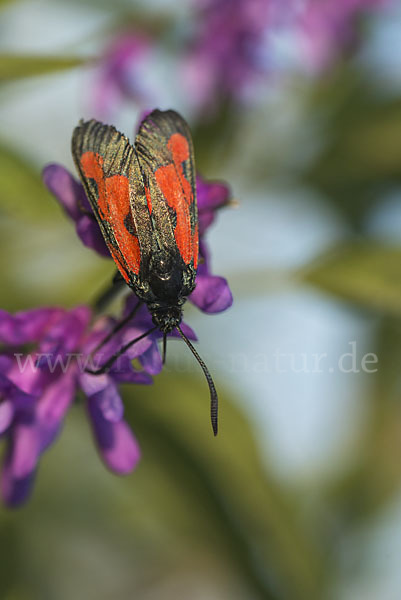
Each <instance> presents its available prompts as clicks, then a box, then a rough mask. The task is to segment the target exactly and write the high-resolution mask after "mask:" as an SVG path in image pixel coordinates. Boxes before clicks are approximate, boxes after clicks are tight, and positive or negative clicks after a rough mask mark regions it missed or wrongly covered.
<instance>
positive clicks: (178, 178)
mask: <svg viewBox="0 0 401 600" xmlns="http://www.w3.org/2000/svg"><path fill="white" fill-rule="evenodd" d="M135 150H136V153H137V156H138V161H139V165H140V169H141V173H142V177H143V181H144V185H145V188H146V190H147V192H146V193H147V195H148V198H150V200H151V204H152V221H153V228H154V230H155V231H157V232H158V234H157V235H158V237H159V241H160V243H159V246H161V247H165V248H167V249H168V248H171V247H172V246H173V245H174V244H175V245H176V247H177V248H178V251H179V254H180V256H181V258H182V259H183V261H184V263H185V265H191V266H193V267H194V268H195V269H196V267H197V264H198V212H197V204H196V178H195V160H194V150H193V144H192V138H191V132H190V130H189V127H188V125H187V123H186V122H185V121H184V119H183V118H182V117H181V116H180V115H179V114H178V113H176V112H175V111H173V110H167V111H160V110H154V111H153V112H151V113H150V114H149V115H148V116H147V117H146V118H145V119H144V120H143V121H142V123H141V125H140V128H139V131H138V134H137V136H136V139H135Z"/></svg>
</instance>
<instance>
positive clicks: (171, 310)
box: [149, 305, 182, 333]
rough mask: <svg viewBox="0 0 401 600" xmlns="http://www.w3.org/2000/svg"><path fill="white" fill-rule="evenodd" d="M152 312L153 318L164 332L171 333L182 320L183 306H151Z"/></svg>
mask: <svg viewBox="0 0 401 600" xmlns="http://www.w3.org/2000/svg"><path fill="white" fill-rule="evenodd" d="M149 310H150V312H151V313H152V320H153V323H154V324H155V325H157V326H158V327H159V329H160V331H162V332H163V333H169V332H170V331H172V330H173V329H174V328H175V327H177V325H179V324H180V323H181V320H182V308H181V306H154V305H153V306H149Z"/></svg>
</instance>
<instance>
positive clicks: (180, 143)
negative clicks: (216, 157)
mask: <svg viewBox="0 0 401 600" xmlns="http://www.w3.org/2000/svg"><path fill="white" fill-rule="evenodd" d="M167 147H168V149H169V150H170V152H171V154H172V155H173V162H172V163H171V164H169V165H165V166H163V167H159V168H158V169H157V170H156V172H155V177H156V181H157V184H158V186H159V187H160V189H161V191H162V193H163V195H164V197H165V198H166V200H167V203H168V205H169V206H170V207H171V208H172V209H173V210H174V211H175V213H176V215H177V225H176V228H175V231H174V237H175V241H176V243H177V246H178V250H179V252H180V254H181V256H182V259H183V261H184V262H185V264H189V263H190V262H191V259H192V257H193V258H194V265H195V268H196V265H197V262H198V241H197V235H198V228H197V226H196V231H195V233H194V234H192V231H191V215H190V210H189V208H190V206H191V204H192V202H193V201H194V198H193V194H192V187H191V184H190V183H189V181H188V180H187V179H186V178H185V174H184V170H183V167H182V163H183V161H185V160H187V159H188V158H189V146H188V141H187V139H186V138H185V137H184V136H183V135H182V134H181V133H173V135H172V136H171V137H170V139H169V141H168V143H167ZM195 263H196V264H195Z"/></svg>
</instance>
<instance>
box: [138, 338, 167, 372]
mask: <svg viewBox="0 0 401 600" xmlns="http://www.w3.org/2000/svg"><path fill="white" fill-rule="evenodd" d="M139 361H140V363H141V365H142V367H143V369H144V370H145V371H146V372H147V373H149V374H150V375H157V374H158V373H160V371H161V370H162V368H163V363H162V357H161V356H160V351H159V347H158V345H157V343H156V342H154V343H153V344H151V346H150V347H149V348H148V349H147V350H146V351H145V352H144V353H143V354H141V356H140V357H139Z"/></svg>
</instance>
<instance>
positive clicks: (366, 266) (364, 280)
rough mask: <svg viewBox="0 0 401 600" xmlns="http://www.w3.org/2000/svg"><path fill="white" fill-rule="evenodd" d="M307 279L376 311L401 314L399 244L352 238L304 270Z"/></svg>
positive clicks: (400, 253)
mask: <svg viewBox="0 0 401 600" xmlns="http://www.w3.org/2000/svg"><path fill="white" fill-rule="evenodd" d="M305 278H306V280H307V281H310V282H311V283H314V284H315V285H318V286H319V287H321V288H323V289H324V290H327V291H329V292H332V293H334V294H338V295H339V296H341V297H343V298H345V299H347V300H351V301H353V302H354V303H355V304H356V305H361V306H363V307H366V308H370V309H374V310H377V311H379V313H383V314H388V315H393V316H396V317H400V315H401V248H400V247H398V246H397V247H392V246H388V245H380V244H378V243H377V242H370V243H368V242H366V241H365V242H355V243H353V244H349V245H344V246H340V247H339V248H338V250H337V251H334V252H330V253H329V255H328V256H326V257H322V258H321V259H320V261H319V262H318V263H317V264H316V265H314V266H311V267H310V268H309V270H308V271H307V272H306V273H305Z"/></svg>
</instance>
